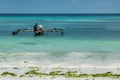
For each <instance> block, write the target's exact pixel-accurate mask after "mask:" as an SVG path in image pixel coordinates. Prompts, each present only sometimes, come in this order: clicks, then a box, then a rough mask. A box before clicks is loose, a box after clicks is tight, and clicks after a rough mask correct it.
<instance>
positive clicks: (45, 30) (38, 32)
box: [12, 28, 64, 36]
mask: <svg viewBox="0 0 120 80" xmlns="http://www.w3.org/2000/svg"><path fill="white" fill-rule="evenodd" d="M20 32H34V33H35V35H36V36H40V35H44V32H59V33H60V34H61V35H62V36H63V35H64V30H63V29H57V28H54V29H43V30H41V29H38V30H36V31H35V30H34V29H27V28H25V29H17V30H16V31H13V32H12V35H17V34H18V33H20Z"/></svg>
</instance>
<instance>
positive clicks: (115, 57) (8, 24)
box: [0, 14, 120, 67]
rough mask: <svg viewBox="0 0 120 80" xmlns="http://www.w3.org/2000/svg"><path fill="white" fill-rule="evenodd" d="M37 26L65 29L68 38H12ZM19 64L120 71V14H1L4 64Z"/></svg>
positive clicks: (29, 35) (56, 35)
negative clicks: (28, 62) (18, 62)
mask: <svg viewBox="0 0 120 80" xmlns="http://www.w3.org/2000/svg"><path fill="white" fill-rule="evenodd" d="M36 22H37V23H39V24H42V25H43V26H44V28H48V29H52V28H60V29H63V30H64V35H63V36H61V35H60V33H57V32H49V33H48V32H46V33H44V35H43V36H34V33H33V32H21V33H19V34H18V35H15V36H13V35H12V32H13V31H15V30H17V29H23V28H29V29H32V28H33V26H34V24H35V23H36ZM15 61H34V62H37V61H38V62H39V64H40V65H42V64H45V65H54V64H56V65H70V66H72V65H74V66H75V65H76V66H83V67H85V66H86V67H90V66H94V67H100V66H101V67H105V66H109V67H120V14H1V15H0V63H1V64H2V63H6V62H8V63H9V64H10V65H12V64H11V63H10V62H15ZM8 63H7V65H8ZM2 65H3V64H2ZM4 65H5V64H4Z"/></svg>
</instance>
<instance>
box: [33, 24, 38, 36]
mask: <svg viewBox="0 0 120 80" xmlns="http://www.w3.org/2000/svg"><path fill="white" fill-rule="evenodd" d="M37 26H38V23H36V24H35V25H34V27H33V31H34V33H35V35H38V28H37Z"/></svg>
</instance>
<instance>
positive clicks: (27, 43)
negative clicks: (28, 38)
mask: <svg viewBox="0 0 120 80" xmlns="http://www.w3.org/2000/svg"><path fill="white" fill-rule="evenodd" d="M21 44H26V45H36V43H30V42H23V43H21Z"/></svg>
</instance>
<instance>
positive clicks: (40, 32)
mask: <svg viewBox="0 0 120 80" xmlns="http://www.w3.org/2000/svg"><path fill="white" fill-rule="evenodd" d="M33 31H34V33H35V35H43V26H42V25H38V23H36V24H35V25H34V27H33Z"/></svg>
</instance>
